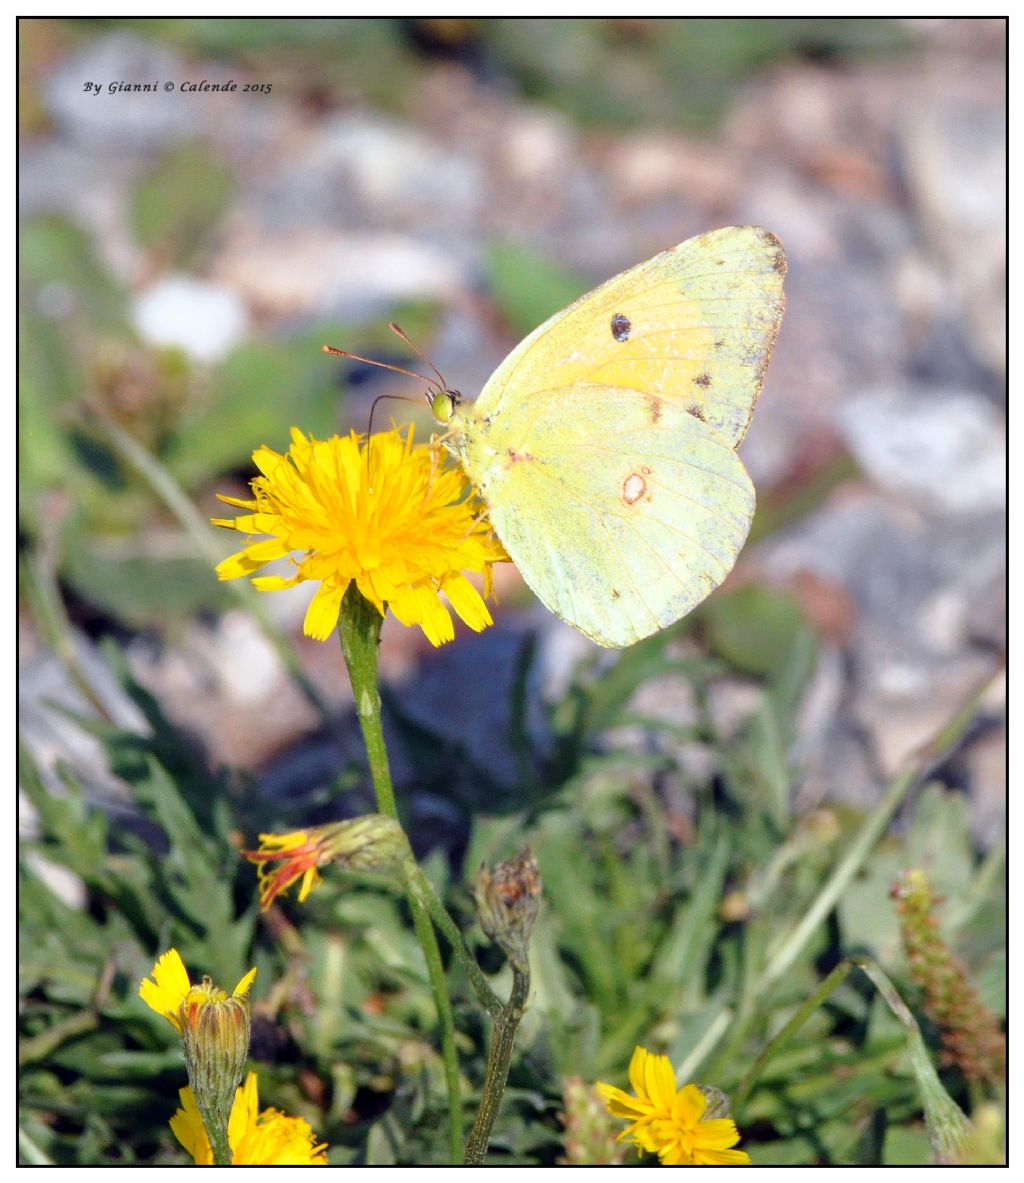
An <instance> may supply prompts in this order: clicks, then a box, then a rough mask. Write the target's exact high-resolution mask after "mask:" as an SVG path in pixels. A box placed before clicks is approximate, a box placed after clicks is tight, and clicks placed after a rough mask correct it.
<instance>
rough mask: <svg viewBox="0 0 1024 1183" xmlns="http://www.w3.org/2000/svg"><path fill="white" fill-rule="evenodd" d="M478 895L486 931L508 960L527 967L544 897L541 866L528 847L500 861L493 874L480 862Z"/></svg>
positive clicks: (477, 885) (479, 912)
mask: <svg viewBox="0 0 1024 1183" xmlns="http://www.w3.org/2000/svg"><path fill="white" fill-rule="evenodd" d="M475 895H476V906H477V912H478V914H479V917H480V925H481V927H482V928H483V930H484V932H485V933H486V934H487V935H488V936H489V937H490V938H491V940H492V941H496V942H497V943H498V944H499V945H500V946H501V947H502V949H503V950H504V951H505V954H506V956H507V957H508V959H509V961H511V962H513V963H514V964H517V965H520V966H525V965H526V963H527V956H528V954H527V950H528V946H529V943H530V933H531V932H532V931H533V922H534V921H535V920H536V919H537V910H538V909H539V908H540V896H541V879H540V867H539V866H538V865H537V860H536V859H535V858H534V857H533V855H532V854H531V853H530V850H529V848H528V847H523V849H522V850H521V851H520V852H519V853H518V854H517V855H516V856H515V858H511V859H506V860H505V861H504V862H500V863H498V865H497V866H496V867H495V868H494V872H493V874H492V872H490V871H489V870H488V869H487V867H486V866H484V865H481V867H480V874H479V876H478V877H477V882H476V891H475Z"/></svg>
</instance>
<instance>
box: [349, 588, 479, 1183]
mask: <svg viewBox="0 0 1024 1183" xmlns="http://www.w3.org/2000/svg"><path fill="white" fill-rule="evenodd" d="M383 623H384V618H383V617H382V616H381V614H380V613H379V612H378V611H377V609H376V608H375V607H374V606H373V605H372V604H371V603H369V601H367V600H366V599H365V598H364V596H363V595H362V593H361V592H360V591H359V589H358V588H357V587H356V585H355V583H354V582H353V583H351V584H349V588H348V591H347V592H346V593H345V598H344V600H343V601H342V606H341V617H340V620H339V622H338V633H339V636H340V637H341V648H342V652H343V653H344V655H345V664H346V665H347V666H348V673H349V677H350V678H351V680H352V693H353V695H354V696H355V702H356V714H357V715H358V717H359V726H360V728H361V729H362V732H363V742H364V743H365V744H366V755H367V758H368V760H369V763H370V775H371V777H372V778H373V789H374V793H375V794H376V797H377V808H378V809H379V810H380V812H381V813H384V814H387V815H388V816H389V817H393V818H394V819H395V820H396V821H399V820H400V819H399V817H398V806H397V804H396V803H395V790H394V786H393V785H392V783H391V769H390V766H389V764H388V750H387V747H386V745H385V743H384V728H383V725H382V722H381V713H380V687H379V685H378V681H377V661H378V651H379V646H380V630H381V625H382V624H383ZM408 861H409V862H412V860H411V859H410V860H408ZM418 870H419V868H418V867H417V871H418ZM403 881H404V884H405V891H406V898H407V899H408V901H409V908H410V910H411V912H412V919H413V926H414V928H415V930H416V936H417V939H418V940H419V942H420V946H421V948H422V949H423V956H424V959H425V960H426V963H427V974H428V976H429V978H430V986H431V989H432V991H433V994H434V1005H435V1006H436V1007H437V1016H438V1020H439V1022H440V1025H441V1054H442V1057H443V1059H444V1069H445V1079H446V1082H447V1085H448V1110H449V1118H450V1125H449V1139H450V1147H451V1152H452V1158H453V1159H454V1161H455V1163H456V1164H458V1163H460V1162H461V1161H462V1100H461V1096H460V1091H459V1063H458V1058H457V1056H456V1052H455V1018H454V1016H453V1014H452V1003H451V999H450V998H449V997H448V986H447V983H446V981H445V976H444V965H443V964H442V961H441V950H440V947H439V946H438V943H437V934H436V933H435V932H434V927H433V925H432V924H431V922H430V914H429V912H428V910H427V906H426V904H425V903H424V901H423V899H422V898H421V891H420V890H418V889H417V888H418V885H417V879H416V876H414V875H412V874H410V872H409V870H408V868H407V867H406V868H405V869H404V874H403Z"/></svg>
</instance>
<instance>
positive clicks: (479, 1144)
mask: <svg viewBox="0 0 1024 1183" xmlns="http://www.w3.org/2000/svg"><path fill="white" fill-rule="evenodd" d="M510 964H511V966H512V993H511V995H510V996H509V1000H508V1004H507V1005H506V1006H504V1007H503V1008H502V1011H501V1014H500V1015H498V1017H497V1018H496V1019H495V1020H494V1034H493V1036H492V1037H491V1050H490V1054H489V1055H488V1057H487V1071H486V1073H485V1074H484V1088H483V1096H482V1097H481V1098H480V1108H479V1109H478V1110H477V1115H476V1121H474V1122H473V1129H472V1132H471V1133H470V1135H469V1141H468V1142H467V1143H466V1165H467V1166H471V1167H478V1166H480V1165H481V1164H482V1163H483V1161H484V1158H485V1157H486V1155H487V1144H488V1143H489V1142H490V1140H491V1130H492V1128H493V1126H494V1119H495V1118H496V1117H497V1116H498V1107H499V1106H500V1105H501V1098H502V1095H503V1094H504V1092H505V1081H506V1080H507V1079H508V1066H509V1063H510V1062H511V1060H512V1045H513V1044H514V1043H515V1038H516V1029H517V1028H518V1026H519V1021H520V1019H522V1017H523V1011H524V1010H525V1009H526V997H527V995H528V994H529V992H530V967H529V965H528V964H527V963H526V962H521V963H520V962H515V961H513V962H511V963H510Z"/></svg>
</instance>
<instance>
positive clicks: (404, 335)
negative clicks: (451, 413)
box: [388, 321, 448, 390]
mask: <svg viewBox="0 0 1024 1183" xmlns="http://www.w3.org/2000/svg"><path fill="white" fill-rule="evenodd" d="M388 328H389V329H390V330H391V331H392V332H393V333H394V334H395V336H396V337H401V339H402V340H403V341H404V342H405V343H406V345H408V346H409V348H410V349H411V350H412V351H413V353H415V354H416V355H417V357H419V358H421V359H422V360H423V361H425V362H426V363H427V365H428V366H430V368H431V369H432V370H433V371H434V373H435V374H436V375H437V378H438V381H439V382H440V383H441V389H442V390H447V389H448V383H447V382H446V381H445V380H444V374H442V373H441V371H440V370H439V369H438V368H437V366H435V365H434V363H433V362H432V361H431V360H430V358H429V357H427V355H426V354H425V353H424V352H423V350H422V349H420V347H419V346H418V345H417V344H416V343H415V341H413V339H412V338H411V337H410V336H409V334H408V333H407V332H406V331H405V330H404V329H403V328H401V327H400V326H399V325H397V324H395V322H394V321H391V323H390V324H389V325H388Z"/></svg>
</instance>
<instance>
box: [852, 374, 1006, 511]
mask: <svg viewBox="0 0 1024 1183" xmlns="http://www.w3.org/2000/svg"><path fill="white" fill-rule="evenodd" d="M837 420H838V425H839V429H840V432H841V433H842V436H843V438H844V440H845V441H846V443H847V445H848V447H849V448H850V451H851V452H852V453H853V454H854V456H855V457H856V459H857V462H858V464H860V466H861V468H862V469H864V471H865V472H867V473H868V474H869V475H870V476H871V477H872V478H874V479H875V480H876V481H877V482H878V483H879V484H880V485H884V486H886V487H888V488H891V489H893V490H894V491H895V492H898V493H905V494H909V495H910V496H911V497H914V498H917V499H919V500H921V501H923V502H924V503H925V504H928V505H931V506H932V507H934V508H937V509H940V510H946V511H949V512H953V513H978V512H982V511H985V510H1001V509H1002V508H1003V506H1004V505H1005V503H1006V464H1005V460H1006V433H1005V427H1004V424H1003V421H1002V416H1001V415H1000V414H999V412H998V411H997V410H996V409H995V408H994V407H993V406H992V405H991V404H990V403H988V402H987V401H985V400H983V399H980V398H978V397H977V396H976V395H972V394H971V393H969V392H967V391H961V390H936V389H934V388H933V387H928V388H914V387H910V386H902V387H894V386H883V387H876V388H873V389H867V390H861V391H859V392H857V393H855V394H852V395H851V396H850V398H849V399H848V400H847V401H846V402H845V403H844V404H843V405H842V406H841V407H840V409H839V412H838V415H837Z"/></svg>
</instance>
